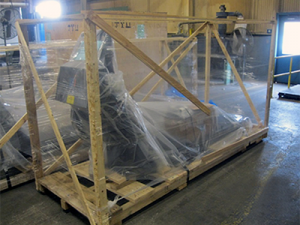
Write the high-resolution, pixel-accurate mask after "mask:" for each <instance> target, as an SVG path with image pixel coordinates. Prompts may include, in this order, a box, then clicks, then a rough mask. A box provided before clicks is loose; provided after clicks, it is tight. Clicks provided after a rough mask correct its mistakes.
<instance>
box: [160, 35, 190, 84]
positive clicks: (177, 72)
mask: <svg viewBox="0 0 300 225" xmlns="http://www.w3.org/2000/svg"><path fill="white" fill-rule="evenodd" d="M164 45H165V47H166V49H167V53H168V55H170V54H171V53H172V52H171V49H170V48H169V45H168V42H167V41H166V40H165V41H164ZM171 62H172V64H174V63H175V61H174V59H173V58H172V59H171ZM174 70H175V73H176V75H177V78H178V81H179V83H180V84H181V85H182V86H183V87H185V88H186V86H185V83H184V80H183V78H182V76H181V73H180V71H179V69H178V67H177V66H175V68H174Z"/></svg>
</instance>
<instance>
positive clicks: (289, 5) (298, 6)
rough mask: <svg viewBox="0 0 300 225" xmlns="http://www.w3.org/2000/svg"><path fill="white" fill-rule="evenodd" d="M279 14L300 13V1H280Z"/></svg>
mask: <svg viewBox="0 0 300 225" xmlns="http://www.w3.org/2000/svg"><path fill="white" fill-rule="evenodd" d="M279 12H300V1H299V0H280V9H279Z"/></svg>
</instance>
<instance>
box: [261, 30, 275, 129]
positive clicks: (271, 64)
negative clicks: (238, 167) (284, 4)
mask: <svg viewBox="0 0 300 225" xmlns="http://www.w3.org/2000/svg"><path fill="white" fill-rule="evenodd" d="M276 26H277V25H276V24H273V26H272V37H271V46H270V56H269V69H268V85H267V94H266V107H265V121H264V125H265V126H266V127H267V126H268V125H269V116H270V104H271V97H272V92H273V75H274V68H275V66H274V63H275V59H274V56H275V41H276Z"/></svg>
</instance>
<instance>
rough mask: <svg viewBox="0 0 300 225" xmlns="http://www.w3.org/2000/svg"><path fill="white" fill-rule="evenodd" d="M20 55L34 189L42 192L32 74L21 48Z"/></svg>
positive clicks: (41, 168) (25, 31)
mask: <svg viewBox="0 0 300 225" xmlns="http://www.w3.org/2000/svg"><path fill="white" fill-rule="evenodd" d="M22 32H23V34H24V37H25V41H26V42H27V44H28V31H27V27H26V26H22ZM19 42H20V39H19ZM21 46H22V45H21ZM21 54H22V58H21V59H22V60H24V61H23V65H22V77H23V83H24V95H25V102H26V109H27V118H28V130H29V137H30V145H31V154H32V169H33V172H34V178H35V187H36V189H37V190H38V191H41V192H43V187H42V186H41V185H40V184H39V182H38V179H39V178H42V177H43V164H42V163H43V160H42V154H41V144H40V136H39V127H38V121H37V112H36V104H35V96H34V87H33V79H32V74H31V72H30V67H29V65H28V63H26V61H25V58H26V57H27V56H26V55H25V54H24V52H23V51H22V47H21Z"/></svg>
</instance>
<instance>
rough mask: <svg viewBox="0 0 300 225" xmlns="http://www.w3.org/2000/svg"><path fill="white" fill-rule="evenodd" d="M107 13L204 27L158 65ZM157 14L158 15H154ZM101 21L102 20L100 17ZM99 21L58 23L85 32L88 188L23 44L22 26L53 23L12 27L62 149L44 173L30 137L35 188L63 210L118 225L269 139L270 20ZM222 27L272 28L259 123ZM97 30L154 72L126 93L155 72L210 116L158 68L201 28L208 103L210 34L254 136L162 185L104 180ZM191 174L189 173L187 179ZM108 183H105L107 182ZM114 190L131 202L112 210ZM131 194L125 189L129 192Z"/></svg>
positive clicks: (31, 105)
mask: <svg viewBox="0 0 300 225" xmlns="http://www.w3.org/2000/svg"><path fill="white" fill-rule="evenodd" d="M105 15H114V16H115V15H116V16H117V17H118V19H119V18H126V19H128V17H129V18H131V19H132V20H141V21H144V20H149V21H152V20H155V21H159V20H161V21H165V20H167V21H195V20H197V21H199V22H203V24H202V25H201V26H200V27H199V28H198V29H196V31H195V32H194V33H193V34H191V36H190V37H189V38H187V39H186V40H185V41H184V42H183V43H182V44H181V45H180V46H179V47H178V48H177V49H175V50H174V51H173V52H172V53H170V54H169V56H168V57H167V58H166V59H165V60H163V62H162V63H160V64H159V65H157V64H156V63H154V62H153V61H152V60H151V59H150V58H149V57H148V56H147V55H145V54H144V53H143V52H142V51H140V50H139V49H138V48H137V47H136V46H135V45H133V44H132V43H131V42H130V41H128V40H127V39H126V38H125V37H123V36H122V35H121V34H120V33H119V32H117V31H116V30H114V29H113V28H112V27H111V26H110V25H109V24H107V23H106V22H105V21H104V20H103V18H104V17H105ZM156 16H157V15H156ZM101 17H103V18H101ZM101 17H100V15H99V13H98V14H97V13H95V12H93V11H85V12H82V13H81V15H75V16H67V17H64V18H63V19H61V20H83V23H84V30H85V31H84V32H85V37H84V40H85V54H86V75H87V76H86V79H87V84H88V85H87V88H88V90H87V92H88V105H89V115H90V116H89V120H90V141H91V152H92V156H93V157H92V158H93V176H94V180H96V181H97V182H94V184H93V185H92V186H91V187H86V186H84V185H82V184H81V183H80V182H79V180H78V177H77V175H79V176H82V177H86V178H89V176H88V171H87V164H86V163H85V164H84V163H83V164H79V165H76V166H73V165H72V163H71V160H70V157H69V155H70V154H71V153H72V151H73V150H74V149H76V148H77V147H78V146H79V145H80V144H81V142H82V141H81V140H78V141H77V142H76V143H75V144H74V145H73V146H71V147H70V148H69V149H68V150H67V149H66V147H65V145H64V143H63V141H62V137H61V135H60V132H59V130H58V127H57V124H56V122H55V120H54V118H53V115H52V112H51V109H50V106H49V104H48V101H47V96H46V93H45V92H44V91H43V89H42V86H41V81H40V79H39V76H38V73H37V71H36V68H35V66H34V63H33V61H32V58H31V56H30V52H29V49H28V41H26V36H25V37H24V35H23V33H24V32H25V34H26V25H29V24H37V23H44V22H49V21H50V22H51V21H53V20H20V21H18V22H16V29H17V31H18V35H19V40H20V46H21V50H22V52H23V54H24V55H25V56H26V57H25V58H26V62H27V63H26V65H25V67H28V68H27V70H26V71H29V69H30V70H31V73H32V75H33V77H34V79H35V82H36V84H37V86H38V89H39V92H40V94H41V99H42V102H43V103H44V105H45V108H46V110H47V113H48V116H49V119H50V122H51V126H52V128H53V130H54V132H55V135H56V138H57V141H58V143H59V146H60V148H61V151H62V154H63V155H62V156H61V157H60V158H59V159H58V160H57V161H56V162H55V163H54V164H53V166H52V167H50V168H48V169H47V170H46V171H43V170H42V162H41V155H40V152H39V149H40V146H39V137H38V135H31V147H32V153H33V154H32V155H33V167H34V173H35V179H36V188H37V190H39V191H43V190H44V188H47V189H48V190H50V191H51V192H53V193H54V194H56V195H57V196H59V197H60V198H61V205H62V208H64V209H66V208H67V207H68V205H71V206H72V207H74V208H75V209H77V210H78V211H79V212H81V213H82V214H84V215H85V216H87V218H88V219H89V221H90V223H91V224H121V223H122V220H123V219H124V218H126V217H128V216H129V215H131V214H133V213H135V212H137V211H138V210H140V209H142V208H143V207H145V206H147V205H149V204H150V203H151V202H153V201H155V200H157V199H159V198H160V197H162V196H164V195H165V194H167V193H169V192H171V191H172V190H175V189H178V190H180V189H182V188H184V187H185V186H186V185H187V181H188V180H191V179H193V178H195V177H197V176H198V175H199V174H201V173H203V172H204V171H206V170H208V169H209V168H211V167H213V166H214V165H216V164H218V163H220V162H222V161H224V160H225V159H227V158H229V157H230V156H232V155H234V154H235V153H237V152H239V151H243V150H245V149H246V148H247V146H249V145H250V144H252V143H257V142H259V141H260V140H261V139H262V138H264V137H266V136H267V132H268V119H269V108H270V93H271V90H272V76H273V71H272V68H273V63H274V62H273V59H274V58H273V55H274V42H275V28H276V22H274V21H249V20H243V21H237V20H218V19H212V20H209V19H201V18H195V17H180V16H166V15H162V16H161V17H160V16H158V17H155V18H153V17H152V16H151V15H150V14H149V13H129V12H103V13H102V12H101ZM220 23H227V24H231V23H246V24H272V25H273V32H272V41H271V49H270V56H271V57H270V61H269V72H268V85H267V94H266V111H265V120H264V123H263V122H262V121H261V120H260V118H259V116H258V113H257V111H256V109H255V107H254V105H253V103H252V100H251V98H250V96H249V94H248V92H247V90H246V88H245V87H244V85H243V82H242V80H241V78H240V76H239V74H238V72H237V70H236V68H235V66H234V64H233V62H232V60H231V58H230V56H229V54H228V52H227V50H226V48H225V46H224V44H223V42H222V41H221V39H220V37H219V34H218V31H217V30H216V28H215V27H214V25H215V24H220ZM96 26H97V27H100V28H101V29H102V30H104V31H105V32H106V33H107V34H109V35H110V36H111V37H112V38H113V39H114V40H115V41H116V42H118V43H119V44H120V45H122V46H123V47H124V48H126V49H127V50H128V51H129V52H131V53H132V54H133V55H134V56H135V57H137V58H138V59H139V60H140V61H141V62H143V63H144V64H145V65H146V66H148V67H149V68H150V69H151V70H152V72H151V73H150V74H148V75H147V76H146V77H145V78H144V79H143V80H142V81H141V82H140V83H139V84H138V85H137V86H136V87H135V88H134V89H133V90H131V91H130V94H131V95H134V94H135V93H136V92H137V91H138V90H139V89H140V88H141V87H142V86H143V85H144V84H145V83H146V82H147V81H148V80H149V79H150V78H151V77H153V76H154V75H155V74H158V75H159V76H161V78H162V79H164V80H166V81H167V82H168V83H169V84H171V85H172V86H173V87H174V88H176V89H177V90H178V91H179V92H180V93H182V94H183V95H184V96H185V97H186V98H187V99H189V100H190V101H191V102H192V103H193V104H194V105H195V106H197V107H198V108H199V109H201V110H202V111H203V112H205V113H206V114H208V115H209V114H210V109H209V107H208V105H207V104H205V103H201V102H200V101H199V100H198V99H197V98H196V97H195V96H193V95H192V94H191V93H190V92H189V91H188V90H187V89H186V88H185V87H183V86H182V85H181V84H180V83H179V82H177V81H176V80H175V79H174V78H172V77H171V76H170V75H169V74H168V73H167V72H166V71H164V69H163V68H162V67H163V66H164V65H165V64H166V63H167V62H169V61H170V60H172V59H173V57H174V56H175V55H176V54H178V53H179V52H180V51H181V50H182V49H183V48H184V47H185V46H186V45H187V44H188V43H189V42H190V41H192V40H193V38H195V36H196V35H197V34H198V33H199V32H200V31H201V30H203V29H204V28H206V35H207V37H208V38H207V39H206V49H207V50H206V62H205V66H206V67H205V102H206V103H207V102H208V99H209V80H210V55H211V54H210V46H211V39H210V38H211V33H213V34H214V35H215V37H216V39H217V41H218V43H219V45H220V47H221V49H222V51H223V53H224V55H225V57H226V59H227V61H228V62H229V64H230V66H231V68H232V71H233V73H234V75H235V78H236V80H237V82H238V83H239V85H240V87H241V89H242V91H243V94H244V95H245V97H246V99H247V102H248V104H249V106H250V108H251V110H252V112H253V114H254V116H255V118H256V120H257V125H256V126H255V127H254V130H255V131H254V132H253V133H252V134H251V135H250V136H248V137H246V138H243V139H241V140H239V141H237V142H235V143H233V144H231V145H229V146H227V147H225V148H223V149H219V150H217V151H215V152H213V153H211V154H208V155H206V156H205V157H202V158H201V159H199V160H196V161H195V162H192V163H191V164H190V165H189V166H188V167H187V169H186V170H183V169H178V171H176V172H173V173H170V174H168V175H167V177H166V179H165V180H164V182H162V183H160V184H158V185H157V186H155V187H150V186H146V185H143V184H142V183H140V182H138V181H133V182H129V181H126V179H125V178H124V177H122V176H120V175H118V174H113V175H111V176H108V178H106V177H105V167H104V156H103V150H102V135H101V133H102V131H101V129H102V128H101V114H100V112H101V107H100V99H99V95H100V92H99V78H98V66H97V52H96V49H97V48H96ZM23 77H24V87H25V97H26V105H27V114H28V123H29V129H30V131H32V132H30V134H34V133H35V134H38V132H34V131H38V130H37V129H38V127H37V119H36V104H35V99H34V95H33V79H32V77H31V74H25V71H24V73H23ZM62 161H65V162H66V164H67V166H68V172H67V173H64V174H63V173H61V172H57V173H54V174H50V173H51V172H52V170H53V169H54V168H55V167H56V166H57V165H59V164H60V163H61V162H62ZM188 174H189V175H188ZM107 179H108V180H109V182H106V180H107ZM108 190H109V191H113V192H115V193H116V194H118V195H120V196H122V197H125V198H127V200H129V202H127V203H125V204H124V205H122V206H117V205H114V206H113V207H109V206H108V199H107V191H108ZM128 190H129V191H128ZM132 190H136V192H135V193H134V194H133V195H131V196H130V197H128V194H130V193H131V192H132Z"/></svg>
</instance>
